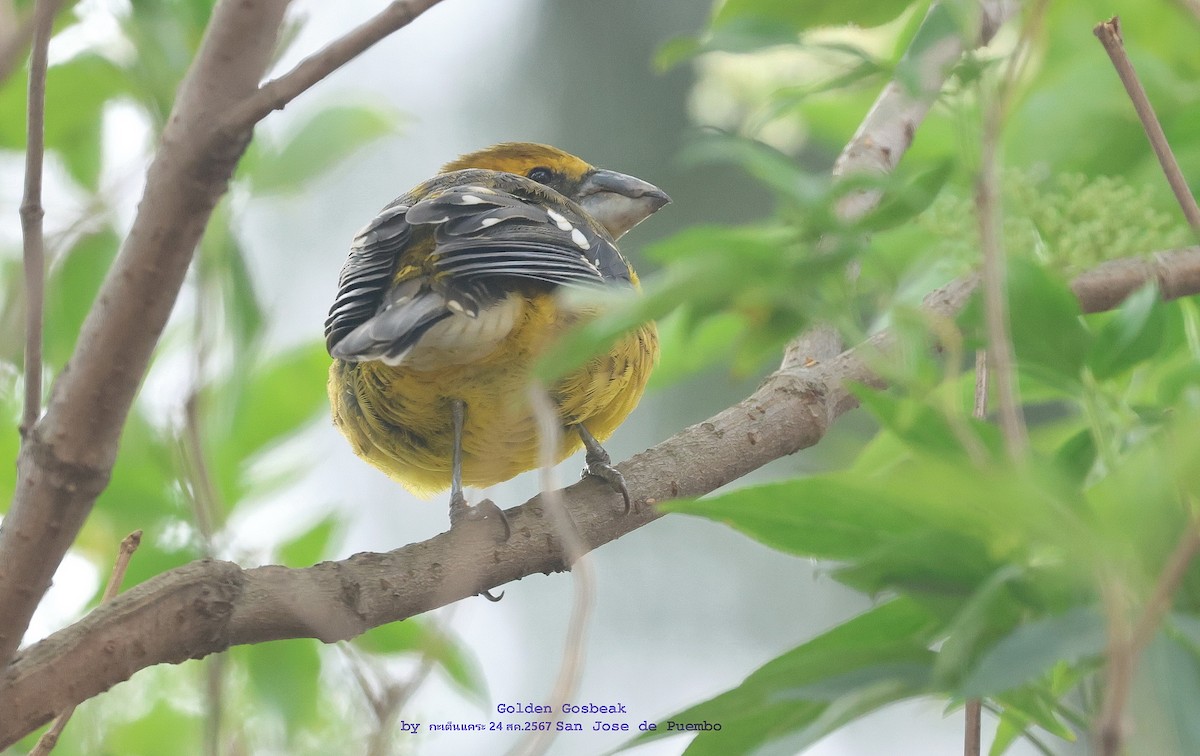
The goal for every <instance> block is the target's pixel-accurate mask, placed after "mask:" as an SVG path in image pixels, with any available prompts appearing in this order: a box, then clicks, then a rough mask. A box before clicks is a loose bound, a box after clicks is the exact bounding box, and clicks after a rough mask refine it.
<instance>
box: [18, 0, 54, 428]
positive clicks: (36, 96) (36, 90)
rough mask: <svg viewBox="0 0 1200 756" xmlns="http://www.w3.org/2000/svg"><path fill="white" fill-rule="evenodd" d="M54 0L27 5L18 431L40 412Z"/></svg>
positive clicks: (40, 0) (27, 425)
mask: <svg viewBox="0 0 1200 756" xmlns="http://www.w3.org/2000/svg"><path fill="white" fill-rule="evenodd" d="M57 12H58V2H57V0H38V2H37V4H36V5H35V6H34V9H33V42H32V49H31V50H30V53H29V95H28V103H29V105H28V111H27V112H26V117H25V133H26V142H25V193H24V196H23V197H22V198H21V234H22V237H23V239H24V250H25V252H24V267H25V405H24V408H23V410H22V412H21V435H22V436H25V434H27V433H29V431H30V429H32V428H33V424H34V423H36V422H37V420H38V416H39V415H40V414H41V412H42V318H43V312H44V310H45V297H46V251H45V243H46V242H45V238H44V236H43V231H42V219H43V218H44V217H45V215H46V211H45V209H44V208H43V207H42V168H43V164H44V162H45V157H46V68H47V59H46V52H47V49H48V48H49V46H50V35H51V34H52V33H53V31H54V16H55V14H56V13H57Z"/></svg>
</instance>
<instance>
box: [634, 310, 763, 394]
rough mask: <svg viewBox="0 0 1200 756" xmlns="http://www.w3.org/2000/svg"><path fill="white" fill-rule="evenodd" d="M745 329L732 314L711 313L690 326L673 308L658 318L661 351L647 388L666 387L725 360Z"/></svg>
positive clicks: (679, 312) (739, 319) (742, 323)
mask: <svg viewBox="0 0 1200 756" xmlns="http://www.w3.org/2000/svg"><path fill="white" fill-rule="evenodd" d="M746 328H747V325H746V323H745V321H744V320H743V319H742V318H741V317H739V316H738V315H736V314H734V313H723V314H718V315H714V316H713V317H711V318H708V319H706V320H704V321H703V322H701V323H698V324H694V325H689V324H688V322H687V317H686V316H685V315H684V314H683V313H682V312H681V311H680V310H676V311H675V312H672V313H671V314H670V315H667V316H666V317H665V318H663V319H662V320H659V321H658V340H659V344H660V348H661V350H662V351H661V354H660V357H659V362H658V366H657V367H655V368H654V372H653V373H651V374H650V383H649V388H650V390H655V389H658V388H662V387H663V386H668V385H670V384H672V383H674V382H676V381H678V380H681V379H682V378H685V377H687V376H688V375H691V374H693V373H696V372H698V371H700V370H703V369H704V368H706V367H710V366H712V365H714V364H718V363H720V362H723V361H725V360H727V359H728V357H729V353H730V352H732V351H733V350H734V348H735V345H736V342H737V339H738V338H739V337H740V336H741V335H742V334H743V333H744V332H745V330H746Z"/></svg>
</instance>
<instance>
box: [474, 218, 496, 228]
mask: <svg viewBox="0 0 1200 756" xmlns="http://www.w3.org/2000/svg"><path fill="white" fill-rule="evenodd" d="M499 222H500V219H499V218H484V219H483V220H481V221H479V225H481V226H483V227H484V228H488V227H490V226H494V225H496V224H497V223H499Z"/></svg>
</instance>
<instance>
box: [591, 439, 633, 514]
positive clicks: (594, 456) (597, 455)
mask: <svg viewBox="0 0 1200 756" xmlns="http://www.w3.org/2000/svg"><path fill="white" fill-rule="evenodd" d="M585 461H586V462H587V467H585V468H584V470H583V474H584V476H585V477H586V476H588V475H591V476H593V477H596V478H600V479H601V480H603V481H604V482H605V483H607V484H608V485H609V486H610V487H611V488H612V489H613V490H614V491H616V492H617V493H619V494H621V498H622V499H623V500H624V501H625V514H629V511H630V510H631V509H634V507H633V499H632V498H631V497H630V495H629V486H627V485H626V484H625V476H624V475H622V474H621V471H620V470H618V469H617V468H615V467H613V465H612V459H611V458H610V457H609V456H608V452H606V451H604V449H600V450H599V451H596V452H593V451H591V450H588V453H587V457H586V458H585Z"/></svg>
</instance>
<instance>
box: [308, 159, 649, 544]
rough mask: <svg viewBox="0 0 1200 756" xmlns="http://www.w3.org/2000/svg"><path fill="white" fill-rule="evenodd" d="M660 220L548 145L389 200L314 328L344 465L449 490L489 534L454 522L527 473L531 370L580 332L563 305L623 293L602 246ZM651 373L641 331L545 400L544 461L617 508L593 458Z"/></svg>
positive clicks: (453, 507) (629, 275)
mask: <svg viewBox="0 0 1200 756" xmlns="http://www.w3.org/2000/svg"><path fill="white" fill-rule="evenodd" d="M668 202H670V198H668V197H667V195H666V194H664V193H663V192H662V191H660V190H659V189H658V188H656V187H654V186H653V185H651V184H648V183H646V182H645V181H642V180H641V179H637V178H634V177H632V176H627V175H624V174H621V173H615V172H613V171H607V170H602V169H598V168H594V167H593V166H591V165H589V164H588V163H586V162H584V161H583V160H581V159H579V158H577V157H575V156H573V155H570V154H568V153H566V152H563V151H562V150H559V149H556V148H554V147H549V146H547V145H541V144H528V143H507V144H499V145H496V146H493V147H489V148H487V149H484V150H481V151H479V152H474V153H471V154H469V155H464V156H462V157H460V158H458V159H457V160H455V161H453V162H451V163H449V164H448V165H446V166H445V167H444V168H443V171H442V173H440V174H438V175H437V176H435V177H434V178H432V179H430V180H428V181H426V182H424V183H422V184H420V185H418V186H416V187H415V188H413V189H412V190H411V191H409V192H408V193H407V194H405V195H403V196H401V197H400V198H398V199H396V200H395V201H394V202H392V203H391V204H389V205H387V206H386V207H384V208H383V210H382V211H380V213H379V214H378V215H377V216H376V217H375V219H374V220H372V221H371V222H370V223H369V224H367V226H366V227H365V228H364V229H363V230H362V231H361V232H359V234H358V236H357V237H355V239H354V243H353V245H352V247H351V250H350V257H349V259H348V260H347V261H346V264H345V265H344V267H343V268H342V272H341V278H340V280H339V285H338V293H337V298H336V299H335V300H334V303H333V306H332V307H331V308H330V311H329V318H328V320H326V322H325V342H326V346H327V348H328V350H329V354H330V355H331V356H332V357H333V358H334V359H333V364H332V366H331V367H330V371H329V399H330V403H331V404H332V408H333V420H334V423H335V424H336V425H337V427H338V428H339V429H340V430H341V432H342V433H343V434H344V435H345V436H346V438H347V439H349V441H350V444H351V446H352V447H353V449H354V452H355V453H356V454H357V455H358V456H360V457H362V458H363V459H365V460H366V461H367V462H369V463H371V464H372V465H374V466H375V467H378V468H379V469H380V470H382V471H384V472H385V473H387V474H388V475H389V476H391V477H392V478H394V479H395V480H397V481H399V482H400V483H402V484H403V485H404V486H405V487H406V488H408V489H409V490H411V491H413V492H414V493H417V494H420V495H427V494H431V493H434V492H436V491H439V490H444V489H445V488H446V487H447V486H449V487H450V489H451V495H450V520H451V524H452V525H454V524H456V523H458V522H460V521H462V520H464V519H484V518H488V517H489V516H492V517H496V518H497V519H498V520H499V521H500V522H501V523H503V525H504V528H505V534H506V537H507V533H508V523H507V520H506V519H505V518H504V515H503V513H502V512H501V511H500V510H499V508H497V507H496V505H495V504H493V503H492V502H490V501H484V502H481V503H480V504H479V505H478V506H474V507H472V506H470V505H468V504H467V502H466V499H465V498H464V496H463V492H462V487H463V485H464V484H467V485H474V486H490V485H493V484H496V483H499V482H501V481H505V480H508V479H509V478H512V477H513V476H515V475H517V474H518V473H521V472H524V471H526V470H530V469H532V468H534V467H536V466H537V465H538V452H539V440H538V432H537V423H536V422H535V419H534V417H533V413H532V410H531V407H530V405H529V402H528V389H529V386H530V381H531V375H532V369H533V366H534V363H535V362H536V361H537V359H538V357H539V355H541V354H542V353H543V352H544V351H545V350H546V348H547V347H548V345H550V344H551V343H552V342H553V341H554V340H555V339H556V338H558V337H559V335H560V334H561V333H562V332H563V331H564V330H565V329H566V328H568V327H569V326H571V325H572V324H574V323H576V322H578V321H579V320H580V318H586V317H590V316H592V315H594V312H590V311H581V310H580V309H578V308H573V307H570V306H568V305H567V304H566V303H565V302H564V301H563V298H562V297H561V294H562V293H563V290H564V289H567V288H575V287H588V286H593V287H594V286H611V287H618V288H619V287H626V288H633V289H637V288H638V279H637V274H635V273H634V271H633V268H632V267H630V265H629V263H627V262H626V261H625V258H624V257H622V256H621V253H620V251H619V250H618V249H617V246H616V243H615V240H616V239H618V238H620V237H621V235H622V234H624V233H625V232H626V231H628V230H629V229H631V228H633V227H634V226H635V225H637V224H638V223H640V222H641V221H643V220H645V219H646V218H647V217H649V216H650V215H651V214H653V213H654V212H655V211H657V210H658V209H659V208H661V207H662V206H664V205H665V204H667V203H668ZM657 358H658V334H657V331H656V330H655V327H654V324H653V323H648V324H645V325H643V326H641V327H640V328H638V329H636V330H634V331H632V332H630V333H629V334H627V335H626V336H624V337H623V338H621V339H620V340H619V341H618V342H617V343H616V344H615V345H614V346H613V347H612V348H611V349H610V350H609V351H608V352H607V353H605V354H600V355H597V356H595V357H593V358H591V359H589V360H588V361H587V363H586V364H584V365H583V366H582V367H580V368H579V369H577V370H575V371H574V372H572V373H569V374H568V375H565V376H563V377H562V378H561V379H559V380H558V381H557V382H555V383H554V384H552V385H550V386H548V387H547V390H548V393H549V396H550V399H551V401H552V403H553V405H554V407H555V408H556V410H557V413H558V419H559V422H560V423H561V424H562V429H563V434H562V439H563V440H562V445H561V446H560V448H559V449H558V454H557V459H558V461H561V460H562V459H565V458H566V457H567V456H569V455H571V454H572V453H574V452H575V451H577V450H578V449H579V447H580V446H581V445H582V446H584V447H586V449H587V472H588V473H590V474H592V475H596V476H599V477H601V478H603V479H604V480H606V481H608V482H609V484H610V485H612V486H613V487H614V488H615V489H616V490H617V491H619V492H620V493H621V495H622V496H623V497H624V500H625V508H626V511H628V509H629V505H630V500H629V492H628V489H627V488H626V486H625V481H624V479H623V478H622V477H621V474H620V473H619V472H618V471H617V470H616V469H615V468H613V467H612V464H611V461H610V460H609V457H608V454H607V453H606V452H605V451H604V449H603V448H602V447H601V446H600V443H599V441H602V440H604V439H607V438H608V437H609V436H610V435H611V434H612V432H613V431H614V430H615V429H616V428H617V426H618V425H620V424H621V422H622V421H623V420H624V419H625V417H626V416H627V415H628V414H629V413H630V411H631V410H632V409H633V408H634V406H636V405H637V403H638V400H639V399H640V398H641V396H642V392H643V390H644V389H645V386H646V380H647V379H648V378H649V375H650V371H651V370H652V369H653V367H654V364H655V362H656V361H657Z"/></svg>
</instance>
